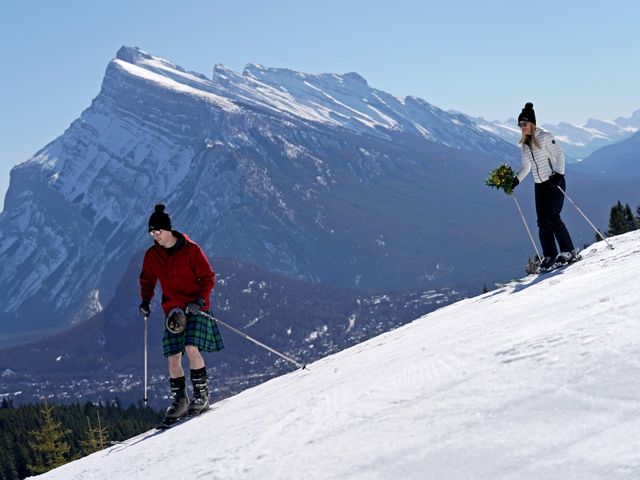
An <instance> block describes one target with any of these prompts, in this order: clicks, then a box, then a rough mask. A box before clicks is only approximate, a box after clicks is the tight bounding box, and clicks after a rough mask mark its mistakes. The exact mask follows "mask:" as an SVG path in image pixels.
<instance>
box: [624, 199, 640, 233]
mask: <svg viewBox="0 0 640 480" xmlns="http://www.w3.org/2000/svg"><path fill="white" fill-rule="evenodd" d="M624 218H625V223H626V226H627V231H628V232H633V231H634V230H638V228H640V222H639V221H638V219H637V218H636V217H635V216H634V215H633V212H632V211H631V207H630V206H629V204H628V203H627V204H626V205H625V207H624Z"/></svg>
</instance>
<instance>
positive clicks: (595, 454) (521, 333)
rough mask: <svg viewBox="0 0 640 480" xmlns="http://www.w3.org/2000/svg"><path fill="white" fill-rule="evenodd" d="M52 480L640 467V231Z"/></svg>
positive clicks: (458, 475) (638, 470) (473, 474)
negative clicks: (639, 381)
mask: <svg viewBox="0 0 640 480" xmlns="http://www.w3.org/2000/svg"><path fill="white" fill-rule="evenodd" d="M611 241H612V243H613V245H614V246H615V249H613V250H610V249H607V248H606V244H605V243H604V242H600V243H597V244H594V245H592V246H590V247H588V248H587V249H586V250H585V251H584V252H583V257H584V259H583V260H582V261H580V262H578V263H575V264H573V265H570V266H568V267H566V268H564V269H560V270H557V271H555V272H552V273H548V274H546V275H544V276H540V277H535V276H529V277H526V278H524V279H523V280H522V281H520V282H516V281H514V282H511V283H509V284H507V285H506V286H504V287H501V288H498V289H496V290H494V291H491V292H489V293H486V294H484V295H481V296H478V297H475V298H470V299H467V300H463V301H460V302H458V303H455V304H452V305H449V306H447V307H444V308H441V309H440V310H437V311H435V312H433V313H431V314H429V315H426V316H424V317H422V318H420V319H418V320H416V321H414V322H413V323H411V324H409V325H406V326H404V327H401V328H398V329H397V330H394V331H391V332H388V333H385V334H383V335H381V336H379V337H376V338H373V339H371V340H369V341H367V342H365V343H362V344H359V345H356V346H354V347H352V348H350V349H347V350H345V351H342V352H340V353H338V354H335V355H332V356H330V357H327V358H324V359H322V360H320V361H318V362H316V363H314V364H312V365H309V366H308V369H307V370H298V371H294V372H292V373H291V374H288V375H285V376H282V377H279V378H276V379H274V380H271V381H269V382H267V383H264V384H262V385H260V386H258V387H255V388H252V389H250V390H247V391H245V392H243V393H241V394H239V395H237V396H235V397H232V398H229V399H226V400H224V401H221V402H218V403H216V404H214V405H213V408H212V410H211V411H210V412H208V413H207V414H205V415H204V416H202V417H199V418H195V419H193V420H191V421H189V422H186V423H185V424H183V425H180V426H177V427H174V428H173V429H171V430H168V431H165V432H163V433H157V432H155V431H150V432H147V433H145V434H142V435H140V436H138V437H136V438H132V439H130V440H129V441H127V442H125V443H123V444H118V445H114V446H113V447H110V448H108V449H107V450H104V451H101V452H98V453H95V454H93V455H91V456H89V457H86V458H84V459H80V460H77V461H75V462H73V463H70V464H68V465H65V466H63V467H60V468H58V469H56V470H54V471H51V472H49V473H48V474H45V475H44V476H43V478H46V479H50V480H54V479H64V480H71V479H77V480H80V479H82V480H87V479H104V478H109V479H112V480H118V479H122V480H130V479H132V478H152V479H154V480H160V479H170V480H176V479H182V478H189V479H198V478H203V479H204V478H206V479H425V478H428V479H446V480H455V479H491V480H499V479H518V480H528V479H531V480H534V479H535V480H540V479H562V480H567V479H576V480H577V479H579V480H588V479H603V478H607V479H632V478H640V435H638V431H640V402H639V400H640V389H639V388H638V378H640V336H639V335H638V319H639V318H640V303H639V301H638V300H639V299H638V292H639V288H638V287H639V286H640V280H639V279H638V272H639V271H640V232H632V233H629V234H626V235H623V236H619V237H615V238H613V239H612V240H611Z"/></svg>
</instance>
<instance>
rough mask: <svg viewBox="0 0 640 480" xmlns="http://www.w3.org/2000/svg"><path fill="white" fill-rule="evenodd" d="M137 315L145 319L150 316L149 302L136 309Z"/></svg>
mask: <svg viewBox="0 0 640 480" xmlns="http://www.w3.org/2000/svg"><path fill="white" fill-rule="evenodd" d="M138 313H139V314H140V316H142V317H145V318H146V317H148V316H149V315H151V305H149V302H147V301H143V302H142V303H141V304H140V306H139V307H138Z"/></svg>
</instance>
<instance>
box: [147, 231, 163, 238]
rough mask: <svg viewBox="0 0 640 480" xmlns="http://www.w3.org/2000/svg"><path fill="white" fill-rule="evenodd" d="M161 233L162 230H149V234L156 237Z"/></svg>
mask: <svg viewBox="0 0 640 480" xmlns="http://www.w3.org/2000/svg"><path fill="white" fill-rule="evenodd" d="M161 233H162V230H149V235H151V236H152V237H156V236H158V235H160V234H161Z"/></svg>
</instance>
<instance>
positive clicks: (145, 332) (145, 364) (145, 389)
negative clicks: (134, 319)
mask: <svg viewBox="0 0 640 480" xmlns="http://www.w3.org/2000/svg"><path fill="white" fill-rule="evenodd" d="M148 319H149V316H148V315H145V317H144V398H143V399H142V400H143V401H144V405H145V407H146V406H147V405H149V397H148V396H147V320H148Z"/></svg>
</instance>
